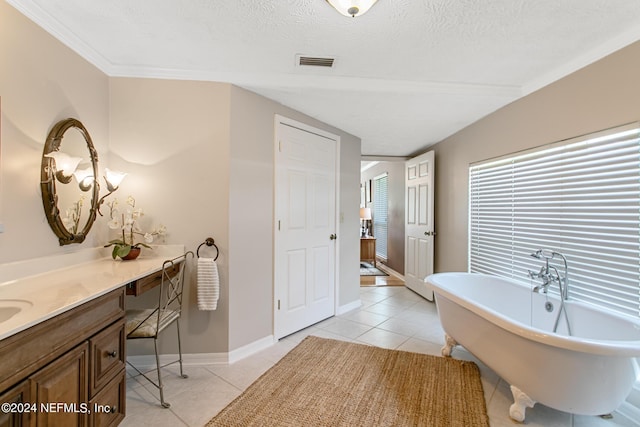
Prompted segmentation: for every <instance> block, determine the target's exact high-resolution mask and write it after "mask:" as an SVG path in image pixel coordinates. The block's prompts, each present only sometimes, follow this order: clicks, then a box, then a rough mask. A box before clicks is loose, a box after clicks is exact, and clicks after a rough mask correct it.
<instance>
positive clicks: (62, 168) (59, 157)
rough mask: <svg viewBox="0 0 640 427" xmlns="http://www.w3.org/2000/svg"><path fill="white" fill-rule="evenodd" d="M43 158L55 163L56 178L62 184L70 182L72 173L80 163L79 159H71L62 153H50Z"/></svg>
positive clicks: (80, 159)
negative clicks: (50, 159)
mask: <svg viewBox="0 0 640 427" xmlns="http://www.w3.org/2000/svg"><path fill="white" fill-rule="evenodd" d="M44 156H45V157H51V158H52V159H53V161H54V162H55V163H56V178H58V181H60V182H62V183H64V184H67V183H69V182H70V181H71V177H72V176H73V173H74V172H75V170H76V168H77V167H78V164H79V163H80V162H81V161H82V158H81V157H71V156H70V155H68V154H67V153H63V152H62V151H52V152H51V153H49V154H45V155H44Z"/></svg>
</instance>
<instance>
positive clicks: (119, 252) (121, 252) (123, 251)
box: [111, 244, 131, 259]
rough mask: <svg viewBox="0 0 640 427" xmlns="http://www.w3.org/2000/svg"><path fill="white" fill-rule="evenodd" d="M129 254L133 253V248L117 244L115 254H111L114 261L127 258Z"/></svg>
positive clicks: (114, 249)
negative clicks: (117, 258)
mask: <svg viewBox="0 0 640 427" xmlns="http://www.w3.org/2000/svg"><path fill="white" fill-rule="evenodd" d="M129 252H131V246H129V245H126V246H125V245H118V244H116V245H115V246H114V247H113V252H112V253H111V256H112V257H113V259H116V257H120V258H122V257H125V256H127V255H128V254H129Z"/></svg>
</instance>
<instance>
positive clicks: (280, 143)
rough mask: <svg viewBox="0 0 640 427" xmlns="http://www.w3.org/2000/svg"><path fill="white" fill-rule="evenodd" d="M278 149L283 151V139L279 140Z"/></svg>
mask: <svg viewBox="0 0 640 427" xmlns="http://www.w3.org/2000/svg"><path fill="white" fill-rule="evenodd" d="M278 151H279V152H281V153H282V141H278Z"/></svg>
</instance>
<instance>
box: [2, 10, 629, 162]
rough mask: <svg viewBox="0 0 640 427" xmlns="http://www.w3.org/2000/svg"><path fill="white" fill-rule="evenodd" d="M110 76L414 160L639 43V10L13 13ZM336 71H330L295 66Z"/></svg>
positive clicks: (371, 151)
mask: <svg viewBox="0 0 640 427" xmlns="http://www.w3.org/2000/svg"><path fill="white" fill-rule="evenodd" d="M7 2H8V3H10V4H12V5H14V7H16V8H17V9H18V10H20V11H22V13H24V14H25V15H26V16H28V17H30V18H31V19H32V20H34V21H35V22H36V23H37V24H39V25H40V26H41V27H43V28H45V29H46V30H47V31H49V32H50V33H52V34H53V35H54V36H56V37H58V38H59V39H60V40H61V41H62V42H64V43H65V44H67V45H68V46H69V47H71V48H72V49H74V50H76V51H77V52H78V53H79V54H80V55H82V56H83V57H85V58H86V59H87V60H89V61H91V62H92V63H93V64H95V65H96V66H97V67H99V68H100V69H101V70H103V71H104V72H105V73H107V74H108V75H111V76H131V77H134V76H135V77H164V78H177V79H194V80H212V81H222V82H230V83H234V84H236V85H238V86H241V87H245V88H247V89H249V90H252V91H254V92H256V93H259V94H262V95H264V96H267V97H269V98H271V99H274V100H276V101H278V102H280V103H282V104H285V105H287V106H290V107H292V108H295V109H297V110H299V111H301V112H304V113H306V114H308V115H310V116H313V117H315V118H317V119H319V120H322V121H324V122H326V123H329V124H331V125H333V126H336V127H338V128H341V129H343V130H345V131H347V132H349V133H352V134H353V135H356V136H358V137H360V138H362V153H363V155H385V156H406V155H412V154H417V153H419V152H421V151H423V150H424V149H425V148H426V147H427V146H429V145H430V144H433V143H436V142H438V141H440V140H442V139H443V138H445V137H447V136H449V135H451V134H452V133H455V132H456V131H458V130H460V129H461V128H463V127H464V126H466V125H469V124H471V123H473V122H474V121H476V120H478V119H480V118H482V117H483V116H485V115H487V114H489V113H491V112H492V111H495V110H496V109H498V108H500V107H501V106H503V105H506V104H508V103H509V102H512V101H514V100H516V99H518V98H519V97H521V96H523V95H526V94H527V93H530V92H532V91H534V90H536V89H538V88H540V87H542V86H544V85H546V84H548V83H551V82H553V81H554V80H556V79H558V78H560V77H563V76H564V75H566V74H568V73H571V72H573V71H575V70H577V69H579V68H581V67H582V66H585V65H587V64H589V63H591V62H593V61H595V60H597V59H599V58H601V57H603V56H605V55H606V54H609V53H611V52H613V51H615V50H617V49H619V48H621V47H624V46H626V45H628V44H630V43H632V42H635V41H636V40H639V39H640V24H639V23H640V1H638V0H560V1H558V0H484V1H480V0H379V1H378V3H377V4H376V5H375V6H374V7H373V8H372V9H371V10H370V11H369V12H368V13H367V14H366V15H364V16H362V17H359V18H346V17H344V16H342V15H340V14H339V13H338V12H336V11H335V10H333V9H332V8H331V7H330V6H329V5H328V3H327V2H326V1H324V0H134V1H132V0H109V1H104V0H7ZM299 54H303V55H309V56H331V57H335V58H336V61H335V65H334V67H333V68H331V69H318V68H310V67H300V66H297V65H296V55H299Z"/></svg>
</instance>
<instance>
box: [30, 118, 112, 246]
mask: <svg viewBox="0 0 640 427" xmlns="http://www.w3.org/2000/svg"><path fill="white" fill-rule="evenodd" d="M40 171H41V174H40V177H41V179H40V188H41V190H42V204H43V206H44V212H45V215H46V216H47V221H48V222H49V225H50V226H51V230H53V232H54V234H55V235H56V236H57V237H58V240H59V242H60V245H68V244H71V243H81V242H83V241H84V239H85V238H86V237H87V233H89V230H90V229H91V226H92V225H93V223H94V221H95V219H96V211H97V209H98V193H99V191H100V188H99V186H98V181H97V179H96V177H97V176H98V175H97V174H98V153H97V152H96V149H95V148H94V146H93V141H92V140H91V136H90V135H89V132H88V131H87V129H86V128H85V127H84V125H83V124H82V123H81V122H80V121H79V120H76V119H73V118H69V119H64V120H61V121H59V122H58V123H56V124H55V126H54V127H53V128H52V129H51V131H50V132H49V135H48V136H47V141H46V142H45V145H44V150H43V153H42V165H41V169H40Z"/></svg>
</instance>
